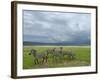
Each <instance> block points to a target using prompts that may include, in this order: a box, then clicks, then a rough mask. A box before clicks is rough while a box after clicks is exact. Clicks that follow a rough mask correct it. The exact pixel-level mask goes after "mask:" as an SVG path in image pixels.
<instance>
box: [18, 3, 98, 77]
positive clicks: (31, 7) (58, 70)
mask: <svg viewBox="0 0 100 80" xmlns="http://www.w3.org/2000/svg"><path fill="white" fill-rule="evenodd" d="M23 9H26V10H49V11H64V12H82V13H91V66H86V67H70V68H56V69H55V68H48V69H31V70H23V59H22V58H23V43H22V38H23V37H22V36H23V35H21V34H22V10H23ZM95 13H96V10H95V9H90V8H76V7H75V8H74V7H58V6H44V5H27V4H18V5H17V45H18V46H17V76H30V75H45V74H61V73H79V72H93V71H96V61H95V60H96V59H95V58H96V55H95V54H96V53H95V51H96V47H95V46H96V44H95V43H96V40H95V37H96V26H95V25H96V22H95V21H96V20H95V19H96V16H95Z"/></svg>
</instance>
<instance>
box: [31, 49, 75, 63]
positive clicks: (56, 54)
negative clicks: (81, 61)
mask: <svg viewBox="0 0 100 80" xmlns="http://www.w3.org/2000/svg"><path fill="white" fill-rule="evenodd" d="M29 55H32V56H33V57H34V58H33V59H34V60H33V61H34V63H35V64H40V63H47V62H48V59H49V56H50V55H52V58H53V60H56V58H59V59H60V60H62V59H63V58H64V56H67V57H68V58H70V59H71V60H72V59H75V54H74V53H73V52H72V51H64V50H63V47H59V48H48V49H47V50H45V51H44V52H43V53H38V52H37V50H36V49H31V50H30V51H29ZM39 60H41V61H39Z"/></svg>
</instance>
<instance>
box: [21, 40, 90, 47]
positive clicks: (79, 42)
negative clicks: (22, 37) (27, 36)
mask: <svg viewBox="0 0 100 80" xmlns="http://www.w3.org/2000/svg"><path fill="white" fill-rule="evenodd" d="M23 44H24V45H57V46H60V45H63V46H66V45H90V41H84V42H82V41H77V42H57V43H42V42H28V41H24V42H23Z"/></svg>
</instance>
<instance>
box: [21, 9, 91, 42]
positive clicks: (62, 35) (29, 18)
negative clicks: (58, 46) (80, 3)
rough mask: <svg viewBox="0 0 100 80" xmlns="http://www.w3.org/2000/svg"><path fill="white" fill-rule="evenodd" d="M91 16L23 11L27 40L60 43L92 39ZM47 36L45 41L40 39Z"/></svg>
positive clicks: (85, 14)
mask: <svg viewBox="0 0 100 80" xmlns="http://www.w3.org/2000/svg"><path fill="white" fill-rule="evenodd" d="M90 24H91V14H89V13H67V12H66V13H65V12H49V11H48V12H47V11H29V10H23V27H24V34H23V35H24V37H25V36H28V35H29V36H30V35H31V36H37V39H34V38H29V39H27V38H25V39H24V40H30V41H37V40H38V41H39V42H41V41H44V42H60V41H67V42H68V41H74V40H86V39H87V40H88V39H90V29H91V25H90ZM40 36H41V37H42V36H47V38H44V40H42V39H40V38H39V37H40Z"/></svg>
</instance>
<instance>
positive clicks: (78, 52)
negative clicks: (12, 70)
mask: <svg viewBox="0 0 100 80" xmlns="http://www.w3.org/2000/svg"><path fill="white" fill-rule="evenodd" d="M53 47H58V46H24V48H23V69H35V68H54V67H76V66H89V65H91V64H90V63H91V61H90V58H91V54H90V53H91V52H90V51H91V50H90V47H89V46H63V50H64V51H69V50H71V51H73V52H74V53H75V59H73V60H70V59H69V58H68V57H67V56H65V57H64V58H63V60H60V59H58V61H57V62H55V61H54V60H53V58H52V56H49V59H48V62H47V63H43V64H34V61H33V58H34V57H33V56H32V55H29V51H30V49H32V48H33V49H36V50H37V51H38V52H39V53H43V52H44V51H45V50H47V49H48V48H53Z"/></svg>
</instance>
